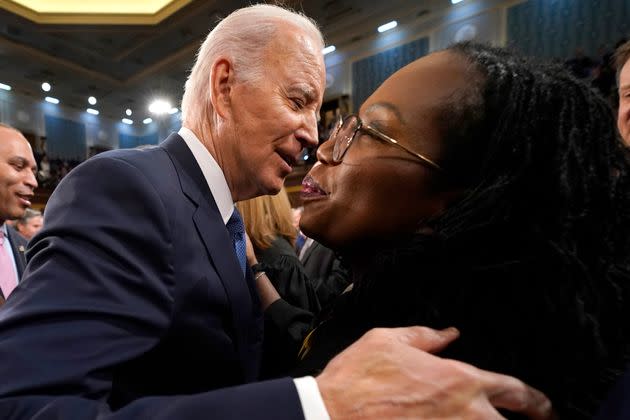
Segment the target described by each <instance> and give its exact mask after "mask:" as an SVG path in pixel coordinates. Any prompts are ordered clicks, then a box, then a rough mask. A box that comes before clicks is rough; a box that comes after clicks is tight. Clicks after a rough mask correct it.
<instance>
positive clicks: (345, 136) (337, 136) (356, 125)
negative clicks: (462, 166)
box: [330, 114, 444, 172]
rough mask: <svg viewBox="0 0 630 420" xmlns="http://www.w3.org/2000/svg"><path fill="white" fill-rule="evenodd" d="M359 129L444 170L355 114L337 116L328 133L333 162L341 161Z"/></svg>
mask: <svg viewBox="0 0 630 420" xmlns="http://www.w3.org/2000/svg"><path fill="white" fill-rule="evenodd" d="M360 130H363V131H365V132H366V133H368V134H369V135H371V136H372V137H376V138H377V139H380V140H383V141H385V142H386V143H389V144H393V145H394V146H397V147H399V148H400V149H402V150H404V151H405V152H407V153H409V154H410V155H412V156H413V157H415V158H416V159H419V160H420V161H421V162H422V163H424V164H426V165H428V166H430V167H432V168H433V169H437V170H438V171H441V172H444V169H442V167H441V166H440V165H438V164H437V163H435V162H434V161H432V160H431V159H429V158H428V157H426V156H424V155H421V154H420V153H416V152H414V151H413V150H410V149H408V148H406V147H405V146H403V145H401V144H400V143H398V141H397V140H394V139H393V138H391V137H389V136H388V135H386V134H383V133H381V132H380V131H378V130H377V129H376V128H374V127H371V126H369V125H367V124H363V121H361V118H359V116H358V115H355V114H352V115H349V116H347V117H346V118H343V119H342V118H341V117H339V121H338V122H337V125H336V126H335V129H334V130H333V131H332V133H331V134H330V140H331V141H333V142H334V147H333V155H332V160H333V162H334V163H341V161H342V160H343V157H344V156H345V154H346V152H347V151H348V149H349V148H350V146H352V141H353V140H354V138H355V137H356V135H357V132H358V131H360Z"/></svg>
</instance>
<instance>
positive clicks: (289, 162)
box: [277, 151, 297, 168]
mask: <svg viewBox="0 0 630 420" xmlns="http://www.w3.org/2000/svg"><path fill="white" fill-rule="evenodd" d="M277 153H278V155H279V156H280V157H281V158H282V160H284V161H285V162H286V164H287V165H289V166H290V167H291V168H293V167H294V166H295V165H296V164H297V158H296V157H295V156H293V155H291V154H289V153H285V152H280V151H279V152H277Z"/></svg>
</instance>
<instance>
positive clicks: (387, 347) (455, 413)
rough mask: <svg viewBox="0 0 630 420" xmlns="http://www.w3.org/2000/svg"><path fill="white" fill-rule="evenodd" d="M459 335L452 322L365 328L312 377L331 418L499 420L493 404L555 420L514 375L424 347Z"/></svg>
mask: <svg viewBox="0 0 630 420" xmlns="http://www.w3.org/2000/svg"><path fill="white" fill-rule="evenodd" d="M458 336H459V332H458V331H457V330H456V329H454V328H449V329H447V330H444V331H436V330H433V329H430V328H425V327H408V328H394V329H374V330H371V331H369V332H368V333H367V334H365V335H364V336H363V337H362V338H361V339H359V340H358V341H357V342H355V343H354V344H353V345H352V346H350V347H348V348H347V349H346V350H345V351H343V352H342V353H340V354H339V355H338V356H337V357H335V358H334V359H333V360H331V361H330V363H329V364H328V365H327V366H326V368H325V369H324V371H323V372H322V373H321V375H319V376H318V377H317V378H316V379H317V384H318V386H319V390H320V392H321V395H322V398H323V399H324V403H325V405H326V409H327V410H328V413H329V414H330V417H331V419H333V420H334V419H353V418H354V419H394V418H407V419H411V418H413V419H423V420H428V419H438V418H439V419H503V417H502V416H501V415H500V414H499V413H498V411H497V410H496V409H495V408H494V407H499V408H505V409H508V410H512V411H515V412H519V413H522V414H525V415H527V416H529V417H530V418H532V419H536V420H548V419H552V418H553V414H552V409H551V403H550V402H549V400H548V399H547V398H546V397H545V396H544V395H543V394H542V393H541V392H539V391H537V390H535V389H533V388H531V387H529V386H527V385H525V384H524V383H523V382H521V381H519V380H518V379H515V378H513V377H510V376H505V375H500V374H496V373H492V372H487V371H483V370H480V369H477V368H475V367H474V366H471V365H468V364H465V363H462V362H458V361H455V360H449V359H442V358H440V357H437V356H434V355H432V354H430V353H428V352H436V351H439V350H441V349H443V348H444V347H446V346H447V345H448V344H449V343H450V342H451V341H453V340H454V339H456V338H457V337H458Z"/></svg>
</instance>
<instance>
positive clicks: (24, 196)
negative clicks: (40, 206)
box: [15, 193, 33, 207]
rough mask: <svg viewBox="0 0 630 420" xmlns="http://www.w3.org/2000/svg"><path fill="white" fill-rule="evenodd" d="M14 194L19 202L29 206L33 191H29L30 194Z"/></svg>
mask: <svg viewBox="0 0 630 420" xmlns="http://www.w3.org/2000/svg"><path fill="white" fill-rule="evenodd" d="M15 195H16V196H17V198H18V199H19V200H20V201H21V202H23V203H24V204H25V205H27V206H29V207H30V205H31V198H32V197H33V193H30V194H22V193H16V194H15Z"/></svg>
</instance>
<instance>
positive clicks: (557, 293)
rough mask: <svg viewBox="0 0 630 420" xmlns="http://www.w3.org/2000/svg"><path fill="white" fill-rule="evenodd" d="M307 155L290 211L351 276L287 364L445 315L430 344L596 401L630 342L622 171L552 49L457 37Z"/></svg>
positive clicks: (592, 404)
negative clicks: (526, 52)
mask: <svg viewBox="0 0 630 420" xmlns="http://www.w3.org/2000/svg"><path fill="white" fill-rule="evenodd" d="M317 157H318V161H319V162H318V164H316V165H315V166H314V168H313V169H312V170H311V172H310V173H309V175H307V177H306V178H305V180H304V183H303V198H304V213H303V216H302V219H301V227H302V229H303V231H304V232H305V233H306V234H307V235H308V236H310V237H313V238H315V239H316V240H318V241H320V242H322V243H323V244H325V245H326V246H329V247H331V248H333V249H335V250H336V251H338V252H339V253H340V254H341V255H342V256H343V258H345V261H346V262H347V263H348V265H349V266H350V267H351V269H352V276H353V283H354V286H353V289H352V290H351V291H350V292H347V293H345V294H343V295H342V296H341V297H340V298H339V299H338V300H337V302H336V304H335V305H334V306H333V308H332V309H331V310H330V311H327V312H326V314H325V315H324V316H320V317H319V319H318V320H317V322H316V324H315V328H314V329H313V330H312V331H311V333H310V334H309V336H308V337H307V338H306V339H305V340H304V344H303V346H302V349H301V351H300V356H299V357H300V362H299V364H298V367H297V369H296V371H295V373H296V374H298V373H299V374H304V373H316V372H318V371H319V370H321V369H323V367H324V366H325V365H326V363H327V362H328V361H329V360H331V359H332V358H333V357H334V356H335V355H336V354H337V353H339V352H340V351H341V350H342V349H344V348H345V347H346V346H348V345H349V344H350V343H352V342H353V341H355V340H356V338H358V337H360V336H361V335H362V334H363V333H364V332H365V331H367V330H369V329H370V328H373V327H392V326H406V325H426V326H429V327H433V328H445V327H449V326H455V327H457V328H458V329H459V330H460V332H461V336H460V338H459V339H458V340H457V341H456V342H455V343H453V344H452V345H450V346H449V347H448V348H447V349H445V350H444V351H443V353H442V354H441V355H443V356H446V357H450V358H453V359H458V360H462V361H465V362H467V363H471V364H473V365H475V366H477V367H480V368H483V369H489V370H493V371H498V372H501V373H507V374H510V375H513V376H516V377H518V378H519V379H522V380H523V381H525V382H527V383H529V384H531V385H532V386H534V387H537V388H538V389H540V390H542V391H543V392H545V393H546V394H547V395H548V396H549V397H550V398H551V400H552V402H553V404H554V407H555V410H556V411H557V413H558V415H559V417H560V418H561V419H572V420H573V419H587V418H591V417H592V415H593V414H594V413H595V412H596V410H597V407H598V406H599V404H600V403H601V401H602V400H603V398H604V397H605V395H606V393H607V392H608V390H609V389H610V387H611V385H612V384H613V383H614V381H615V379H616V378H617V377H618V376H619V375H620V373H621V372H622V371H623V369H624V366H625V364H626V362H627V360H628V355H629V346H628V344H629V342H630V334H629V328H628V327H629V325H630V316H629V315H630V314H629V307H630V306H629V302H630V301H629V299H630V296H629V292H630V261H629V256H630V235H629V234H628V233H629V232H630V196H629V194H630V182H629V181H630V178H629V176H630V174H629V166H628V159H627V151H626V149H625V148H624V147H623V146H622V144H621V142H620V140H619V138H618V137H617V135H616V131H615V122H614V118H613V115H612V113H611V111H610V110H609V108H608V106H607V104H606V103H605V101H604V100H602V99H601V98H600V97H598V96H597V94H596V93H594V92H592V91H591V90H590V89H589V88H588V87H587V86H586V85H584V84H583V83H581V82H579V81H578V80H576V79H574V78H573V77H572V76H571V75H569V74H568V73H567V72H566V70H564V69H563V68H562V67H560V66H555V65H549V64H541V63H537V62H531V61H529V60H527V59H525V58H522V57H520V56H518V55H515V54H512V53H510V52H508V51H506V50H504V49H499V48H493V47H489V46H483V45H477V44H473V43H463V44H456V45H455V46H453V47H451V48H449V49H447V50H445V51H442V52H437V53H434V54H431V55H429V56H427V57H424V58H422V59H420V60H417V61H415V62H413V63H411V64H409V65H408V66H406V67H404V68H403V69H401V70H399V71H398V72H396V73H395V74H394V75H393V76H391V77H390V78H389V79H388V80H386V81H385V82H384V83H383V85H381V87H379V88H378V89H377V90H376V92H375V93H374V94H373V95H372V96H370V97H369V98H368V99H367V101H366V102H365V103H364V104H363V106H362V107H361V109H360V111H359V113H358V115H354V116H349V117H347V118H345V119H344V120H343V121H342V122H341V123H340V125H339V126H338V127H337V128H336V130H335V131H334V132H333V134H332V135H331V138H330V140H329V141H327V142H326V143H324V144H323V145H322V146H321V147H320V149H319V150H318V152H317ZM375 368H377V367H375ZM504 415H506V416H507V417H510V416H511V415H510V414H509V413H505V414H504Z"/></svg>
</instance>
